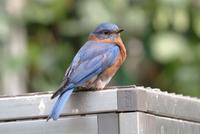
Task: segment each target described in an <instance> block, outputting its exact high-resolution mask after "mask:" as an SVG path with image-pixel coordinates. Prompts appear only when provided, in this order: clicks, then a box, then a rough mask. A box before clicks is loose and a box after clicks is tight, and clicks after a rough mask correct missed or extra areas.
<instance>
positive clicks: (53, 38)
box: [0, 0, 200, 97]
mask: <svg viewBox="0 0 200 134" xmlns="http://www.w3.org/2000/svg"><path fill="white" fill-rule="evenodd" d="M4 17H5V16H4ZM102 22H113V23H116V24H117V25H119V26H120V27H121V28H124V29H125V32H124V33H122V38H123V41H124V43H125V44H126V47H127V50H128V58H127V60H126V62H125V63H124V65H123V67H122V68H121V69H120V71H119V72H118V74H117V75H116V76H115V78H114V80H112V83H111V84H110V85H125V84H126V85H130V84H136V85H143V86H151V87H158V88H161V89H163V90H167V91H169V92H176V93H182V94H184V95H191V96H198V97H200V2H199V1H198V0H151V1H150V0H109V1H108V0H96V1H94V0H28V1H26V5H25V9H24V12H23V16H22V19H21V20H20V23H23V24H24V25H25V27H26V29H27V40H28V44H27V49H28V50H27V55H26V63H25V64H27V70H28V78H27V87H28V89H29V90H30V91H44V90H53V89H55V88H56V87H58V85H59V83H60V82H61V80H62V77H63V75H64V72H65V69H66V68H67V67H68V65H69V64H70V62H71V60H72V58H73V56H74V55H75V53H76V52H77V51H78V49H79V48H80V47H81V46H82V45H83V44H84V42H85V41H86V40H87V36H88V34H89V33H90V32H91V31H92V30H94V28H95V26H96V25H97V24H99V23H102ZM5 23H6V22H5V19H3V17H2V15H1V14H0V35H1V33H2V32H4V34H3V35H5V33H6V26H3V25H4V24H5ZM0 38H1V41H3V39H4V38H3V36H0ZM4 69H6V68H4Z"/></svg>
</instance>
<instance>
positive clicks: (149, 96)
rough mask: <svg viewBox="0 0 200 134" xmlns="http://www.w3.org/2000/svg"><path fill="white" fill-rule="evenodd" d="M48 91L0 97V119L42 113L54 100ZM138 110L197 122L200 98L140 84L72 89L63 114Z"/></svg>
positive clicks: (23, 117) (18, 117) (48, 108)
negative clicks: (100, 89) (84, 89)
mask: <svg viewBox="0 0 200 134" xmlns="http://www.w3.org/2000/svg"><path fill="white" fill-rule="evenodd" d="M50 96H51V94H39V95H37V94H36V95H28V96H16V97H2V98H0V121H3V120H13V119H31V118H38V117H45V116H47V115H48V114H49V112H50V111H51V108H52V105H53V103H54V102H55V100H53V101H52V100H50ZM134 111H141V112H146V113H149V114H156V115H160V116H167V117H171V118H179V119H183V120H190V121H196V122H200V112H199V111H200V100H199V99H196V98H191V97H184V96H181V95H175V94H169V93H166V92H161V91H159V90H154V89H149V88H148V89H145V88H143V87H123V88H122V87H113V88H111V89H109V90H103V91H85V92H75V93H73V95H72V96H71V98H70V100H69V101H68V102H67V103H66V106H65V108H64V110H63V115H80V114H91V113H108V112H117V113H118V112H119V113H120V112H134Z"/></svg>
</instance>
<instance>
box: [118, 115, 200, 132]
mask: <svg viewBox="0 0 200 134" xmlns="http://www.w3.org/2000/svg"><path fill="white" fill-rule="evenodd" d="M119 120H120V134H200V124H199V123H194V122H190V121H183V120H178V119H172V118H167V117H162V116H155V115H151V114H147V113H141V112H132V113H120V115H119Z"/></svg>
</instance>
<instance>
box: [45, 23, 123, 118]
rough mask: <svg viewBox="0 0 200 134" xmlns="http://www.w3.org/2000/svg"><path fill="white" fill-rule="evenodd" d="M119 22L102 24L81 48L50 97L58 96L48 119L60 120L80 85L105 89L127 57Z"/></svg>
mask: <svg viewBox="0 0 200 134" xmlns="http://www.w3.org/2000/svg"><path fill="white" fill-rule="evenodd" d="M122 31H123V29H119V28H118V26H117V25H115V24H112V23H102V24H100V25H98V26H97V27H96V29H95V30H94V32H92V33H90V35H89V39H88V41H87V42H86V43H85V44H84V45H83V46H82V48H81V49H80V50H79V51H78V53H77V54H76V56H75V57H74V59H73V60H72V63H71V64H70V66H69V67H68V69H67V71H66V73H65V76H64V79H63V81H62V83H61V85H60V87H59V88H58V90H57V91H56V92H55V93H54V94H53V95H52V97H51V99H53V98H55V97H57V96H59V97H58V99H57V101H56V103H55V104H54V107H53V109H52V112H51V113H50V115H49V116H48V119H47V121H48V120H49V119H51V118H52V119H53V120H57V119H58V118H59V116H60V114H61V111H62V109H63V108H64V105H65V102H66V101H67V100H68V99H69V97H70V95H71V94H72V92H73V91H74V89H75V88H77V87H85V88H93V89H98V90H100V89H103V88H104V87H105V86H106V85H107V84H108V83H109V81H110V80H111V78H112V77H113V76H114V74H115V73H116V72H117V70H118V69H119V67H120V66H121V65H122V63H123V62H124V60H125V58H126V48H125V46H124V44H123V42H122V40H121V38H120V32H122Z"/></svg>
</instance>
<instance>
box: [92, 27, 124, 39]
mask: <svg viewBox="0 0 200 134" xmlns="http://www.w3.org/2000/svg"><path fill="white" fill-rule="evenodd" d="M122 31H124V30H123V29H119V28H118V26H117V25H116V24H112V23H102V24H100V25H98V26H97V27H96V29H95V30H94V31H93V32H92V33H91V34H90V35H94V36H96V37H97V38H98V39H108V38H110V39H114V38H116V37H118V36H119V35H120V32H122Z"/></svg>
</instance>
